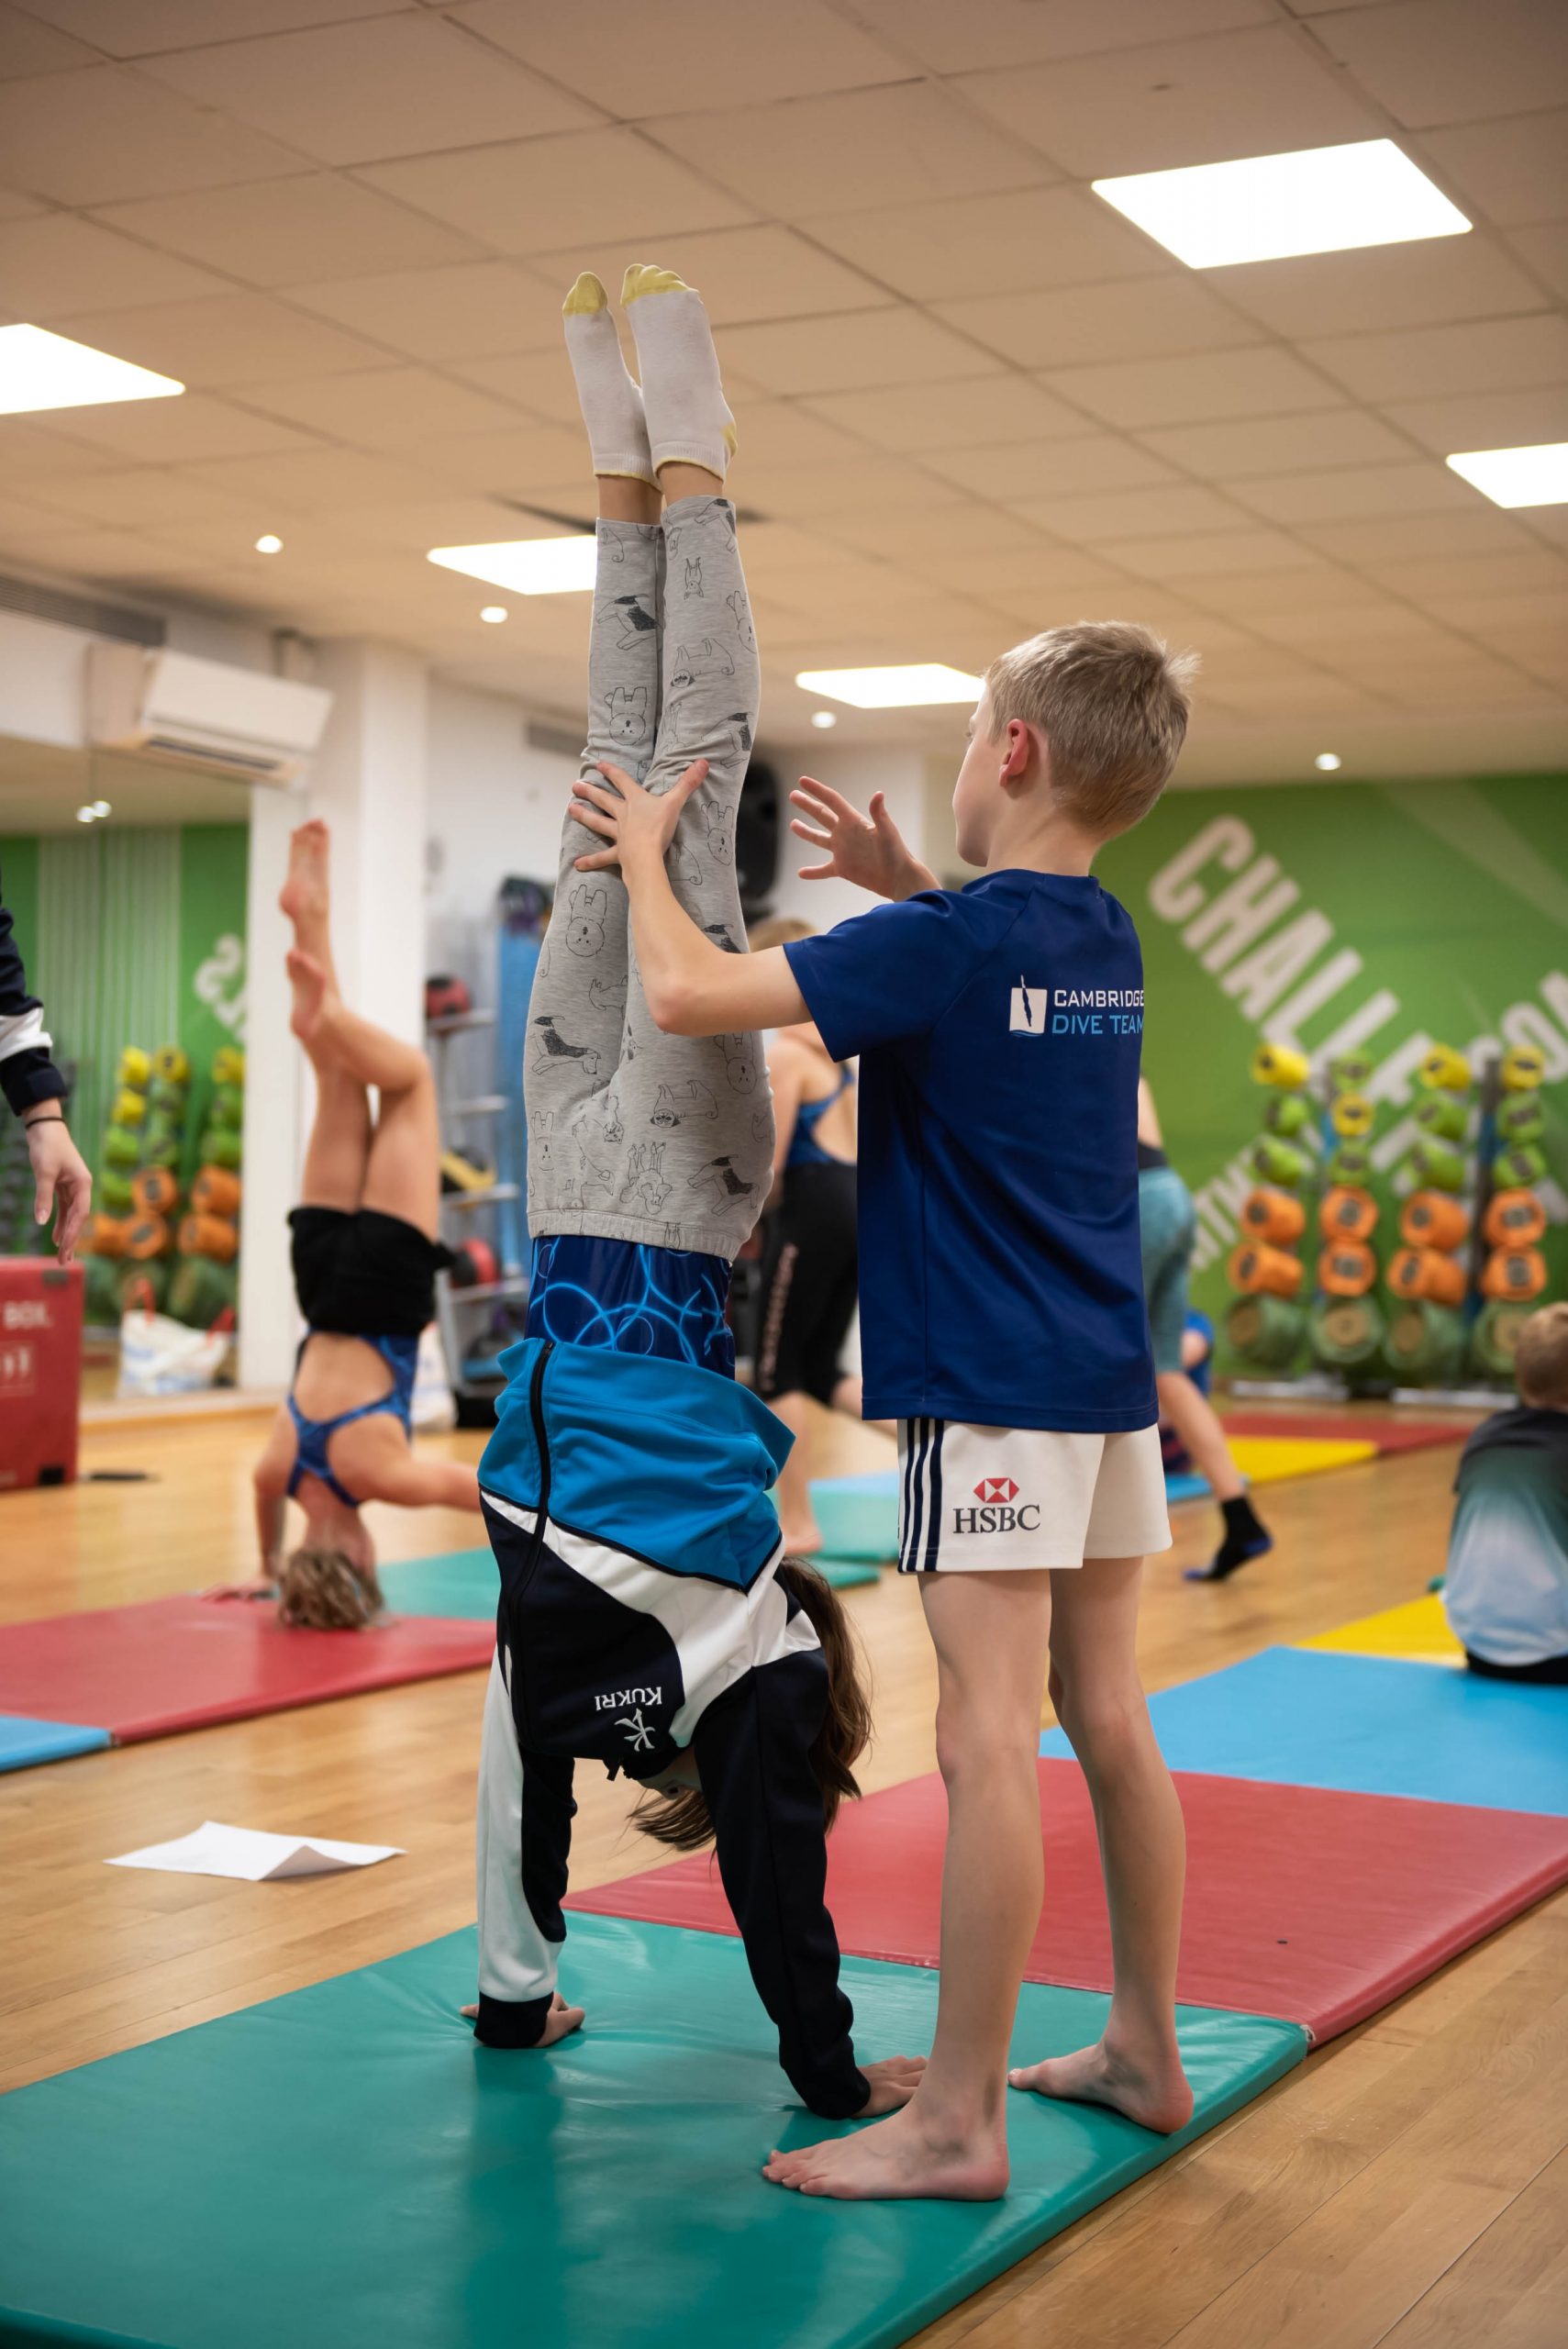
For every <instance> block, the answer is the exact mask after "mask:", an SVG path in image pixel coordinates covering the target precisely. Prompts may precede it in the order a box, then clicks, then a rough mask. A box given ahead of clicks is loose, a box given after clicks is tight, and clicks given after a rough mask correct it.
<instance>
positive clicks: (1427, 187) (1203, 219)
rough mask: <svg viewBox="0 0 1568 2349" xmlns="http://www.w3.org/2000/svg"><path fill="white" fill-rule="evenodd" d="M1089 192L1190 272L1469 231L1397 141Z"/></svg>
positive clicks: (1138, 178)
mask: <svg viewBox="0 0 1568 2349" xmlns="http://www.w3.org/2000/svg"><path fill="white" fill-rule="evenodd" d="M1091 184H1092V185H1093V187H1094V191H1095V195H1103V196H1104V198H1105V200H1106V203H1107V204H1110V205H1114V206H1115V207H1116V209H1117V210H1118V212H1121V213H1125V214H1126V216H1127V217H1128V219H1129V220H1132V221H1135V222H1136V223H1137V225H1138V227H1139V228H1144V229H1147V231H1148V233H1149V234H1150V236H1151V237H1152V238H1153V239H1155V241H1156V243H1158V244H1162V245H1163V246H1164V248H1165V250H1166V251H1167V252H1173V253H1174V254H1175V256H1176V259H1177V260H1178V261H1184V262H1186V263H1187V265H1188V267H1189V268H1191V269H1222V268H1227V267H1229V265H1230V264H1231V263H1232V262H1242V261H1283V260H1285V259H1286V258H1287V257H1288V256H1290V255H1291V254H1293V253H1340V252H1348V251H1350V250H1351V248H1352V247H1354V246H1358V245H1404V244H1409V243H1412V242H1413V241H1414V240H1415V239H1418V238H1421V237H1457V236H1460V235H1462V232H1463V231H1464V230H1465V229H1467V228H1469V226H1470V223H1469V221H1468V220H1467V219H1466V218H1465V217H1464V215H1463V213H1462V212H1461V211H1460V210H1459V209H1458V208H1457V206H1454V205H1451V203H1450V202H1449V200H1448V198H1447V196H1446V195H1443V194H1442V193H1441V191H1440V189H1438V188H1435V187H1434V186H1433V185H1432V183H1431V181H1430V180H1429V179H1428V177H1427V175H1426V173H1424V172H1421V171H1418V169H1417V167H1416V165H1415V164H1414V163H1413V162H1412V161H1410V158H1409V157H1408V155H1407V154H1405V153H1404V152H1403V151H1402V150H1400V149H1399V148H1397V147H1396V145H1395V143H1394V141H1393V139H1358V140H1356V141H1355V143H1354V144H1353V145H1351V146H1349V147H1307V148H1304V149H1302V150H1300V152H1299V153H1296V154H1291V155H1251V156H1248V157H1246V158H1245V159H1244V160H1243V161H1240V162H1234V163H1195V164H1192V165H1190V166H1188V167H1187V168H1186V169H1185V170H1182V171H1175V172H1135V173H1131V174H1130V175H1129V177H1127V178H1125V179H1115V180H1095V181H1093V182H1092V183H1091Z"/></svg>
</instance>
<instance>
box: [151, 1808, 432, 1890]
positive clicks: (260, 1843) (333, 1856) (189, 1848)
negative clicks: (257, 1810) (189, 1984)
mask: <svg viewBox="0 0 1568 2349" xmlns="http://www.w3.org/2000/svg"><path fill="white" fill-rule="evenodd" d="M402 1851H403V1847H402V1845H401V1844H399V1843H339V1842H334V1841H333V1840H332V1838H331V1837H329V1836H327V1835H269V1834H266V1833H264V1832H263V1831H261V1829H260V1828H256V1827H226V1826H225V1825H224V1824H223V1823H222V1821H221V1820H217V1819H206V1820H203V1821H202V1824H201V1825H200V1826H199V1827H197V1828H195V1830H194V1831H192V1832H191V1833H190V1834H189V1835H181V1836H178V1837H176V1838H175V1840H174V1841H173V1842H171V1843H149V1844H147V1845H146V1846H145V1848H144V1849H143V1850H141V1851H139V1852H122V1853H121V1854H120V1855H119V1856H118V1858H117V1859H112V1860H110V1861H109V1862H108V1863H107V1865H109V1866H110V1867H112V1868H162V1869H166V1870H167V1871H168V1872H169V1873H170V1874H172V1875H174V1876H238V1877H239V1879H240V1880H241V1881H242V1882H243V1883H246V1884H270V1883H272V1882H273V1881H275V1880H276V1879H277V1878H279V1877H282V1876H328V1875H330V1874H332V1873H333V1872H334V1871H335V1870H337V1869H339V1868H368V1867H371V1866H373V1865H374V1863H375V1862H376V1861H377V1860H391V1859H397V1858H400V1857H401V1856H402Z"/></svg>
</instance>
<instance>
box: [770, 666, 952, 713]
mask: <svg viewBox="0 0 1568 2349" xmlns="http://www.w3.org/2000/svg"><path fill="white" fill-rule="evenodd" d="M984 682H985V681H984V678H983V677H971V676H968V675H966V674H965V673H964V672H963V670H962V669H950V668H949V667H948V665H947V662H945V661H912V662H906V663H905V664H904V665H902V666H901V667H898V668H895V669H802V670H801V671H800V673H799V674H798V675H797V676H796V678H795V684H796V685H800V686H802V687H803V688H804V689H805V691H806V693H808V694H826V695H827V696H828V700H829V701H847V702H848V703H849V704H850V705H851V707H852V708H854V709H920V708H923V707H925V706H926V705H927V704H929V703H931V702H943V701H968V702H973V701H978V700H979V698H980V692H981V687H982V686H983V685H984Z"/></svg>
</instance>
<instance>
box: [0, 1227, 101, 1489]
mask: <svg viewBox="0 0 1568 2349" xmlns="http://www.w3.org/2000/svg"><path fill="white" fill-rule="evenodd" d="M82 1294H83V1275H82V1267H81V1265H80V1264H68V1265H61V1264H50V1263H49V1262H47V1261H46V1260H45V1259H44V1258H43V1257H40V1256H0V1493H3V1492H9V1491H12V1490H14V1489H16V1488H18V1487H20V1486H25V1485H73V1484H74V1483H75V1482H76V1422H77V1414H78V1411H79V1408H80V1406H81V1400H82Z"/></svg>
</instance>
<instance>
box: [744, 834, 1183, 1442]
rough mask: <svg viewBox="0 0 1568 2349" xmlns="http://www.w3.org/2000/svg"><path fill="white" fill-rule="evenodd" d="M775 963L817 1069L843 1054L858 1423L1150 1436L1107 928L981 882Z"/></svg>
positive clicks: (1041, 877)
mask: <svg viewBox="0 0 1568 2349" xmlns="http://www.w3.org/2000/svg"><path fill="white" fill-rule="evenodd" d="M784 952H785V953H786V954H787V955H788V957H789V963H790V968H791V970H792V971H793V972H794V974H795V980H796V983H797V984H798V985H799V987H800V991H801V993H802V995H803V996H805V997H806V1004H807V1006H808V1008H809V1009H810V1012H811V1017H812V1019H814V1020H815V1021H816V1022H817V1027H818V1029H819V1030H821V1034H822V1041H823V1042H824V1043H825V1044H826V1045H827V1048H828V1052H830V1053H831V1055H832V1057H833V1058H834V1059H835V1060H838V1061H842V1060H848V1059H850V1058H851V1057H852V1056H853V1055H854V1054H856V1053H859V1054H860V1055H861V1114H860V1251H861V1310H862V1350H863V1354H864V1369H865V1414H866V1417H867V1418H868V1419H918V1418H925V1417H930V1418H935V1419H968V1420H973V1421H974V1422H975V1423H976V1424H978V1425H980V1426H982V1427H1003V1428H1015V1427H1016V1428H1062V1429H1070V1430H1080V1431H1084V1430H1086V1431H1114V1430H1118V1429H1127V1428H1143V1427H1150V1426H1152V1424H1153V1423H1154V1420H1155V1419H1156V1418H1157V1416H1158V1413H1157V1410H1156V1407H1155V1399H1154V1365H1153V1360H1152V1357H1151V1353H1150V1346H1149V1320H1148V1315H1147V1313H1146V1311H1145V1308H1144V1303H1143V1265H1142V1259H1141V1255H1140V1249H1139V1239H1138V1160H1137V1149H1136V1143H1137V1132H1138V1071H1139V1061H1140V1052H1141V1046H1142V1035H1143V964H1142V957H1141V955H1140V952H1139V945H1138V934H1137V932H1136V931H1135V930H1134V929H1133V927H1132V923H1131V920H1130V919H1129V916H1128V915H1127V913H1126V912H1125V911H1124V910H1123V908H1122V907H1120V906H1118V903H1117V901H1116V899H1115V898H1114V897H1109V896H1106V893H1105V891H1104V890H1103V889H1102V888H1101V887H1100V885H1099V883H1098V882H1097V881H1095V880H1093V879H1090V878H1079V877H1075V876H1071V875H1066V874H1054V873H1029V872H1022V871H1019V872H1003V873H992V874H986V875H985V876H984V879H982V880H979V881H973V882H971V883H970V885H969V886H968V888H966V889H962V890H951V889H931V890H927V891H925V892H923V893H922V894H921V895H920V896H917V897H909V898H907V899H906V900H905V902H904V903H903V904H902V905H890V906H879V907H877V908H876V909H875V910H874V911H873V912H871V913H866V914H861V915H858V916H857V917H856V918H854V919H853V920H851V921H846V922H840V925H839V927H838V929H837V930H829V931H828V934H827V935H826V936H825V937H822V938H806V939H800V940H798V941H795V942H793V943H791V944H790V945H787V946H786V947H785V949H784Z"/></svg>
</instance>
